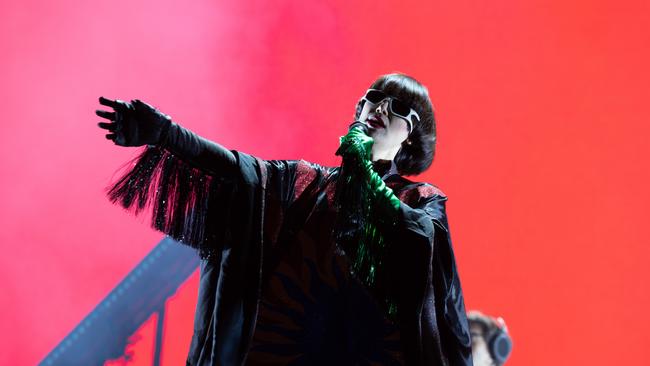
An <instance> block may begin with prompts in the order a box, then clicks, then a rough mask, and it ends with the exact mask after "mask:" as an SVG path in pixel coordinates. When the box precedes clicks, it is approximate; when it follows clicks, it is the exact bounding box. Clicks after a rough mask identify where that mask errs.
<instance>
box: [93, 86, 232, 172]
mask: <svg viewBox="0 0 650 366" xmlns="http://www.w3.org/2000/svg"><path fill="white" fill-rule="evenodd" d="M99 103H100V104H102V105H104V106H107V107H110V108H111V109H112V111H103V110H97V111H96V112H95V113H96V114H97V115H98V116H100V117H103V118H106V119H107V120H108V121H109V122H100V123H99V124H98V125H99V127H100V128H103V129H105V130H107V131H108V132H109V134H107V135H106V138H107V139H109V140H112V141H113V142H114V143H115V144H116V145H119V146H143V145H152V146H156V147H159V148H163V149H166V150H168V151H169V152H171V153H172V154H174V155H176V156H177V157H179V158H181V159H183V160H185V161H187V162H188V163H190V164H191V165H193V166H195V167H196V168H199V169H201V170H204V171H205V172H207V173H209V174H211V175H215V176H221V177H233V176H234V175H235V174H236V173H237V160H236V158H235V155H234V154H233V153H232V152H231V151H230V150H228V149H226V148H224V147H223V146H221V145H219V144H217V143H215V142H213V141H210V140H208V139H205V138H203V137H201V136H199V135H197V134H195V133H194V132H192V131H190V130H189V129H186V128H184V127H182V126H180V125H179V124H177V123H175V122H173V121H172V119H171V117H170V116H168V115H166V114H164V113H162V112H160V111H159V110H157V109H156V108H154V107H153V106H151V105H149V104H147V103H145V102H143V101H141V100H139V99H134V100H132V101H131V102H130V103H129V102H124V101H121V100H111V99H108V98H104V97H100V98H99Z"/></svg>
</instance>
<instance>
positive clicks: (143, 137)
mask: <svg viewBox="0 0 650 366" xmlns="http://www.w3.org/2000/svg"><path fill="white" fill-rule="evenodd" d="M99 103H100V104H101V105H104V106H107V107H110V108H112V110H113V111H103V110H97V111H95V114H97V115H98V116H99V117H102V118H106V119H107V120H108V121H109V122H99V123H98V124H97V125H98V126H99V127H100V128H102V129H104V130H107V131H108V132H110V133H108V134H106V138H107V139H108V140H112V141H113V142H114V143H115V145H119V146H142V145H145V144H149V145H155V144H158V143H160V142H161V140H162V139H163V138H164V136H165V135H166V133H167V130H168V129H169V126H170V125H171V122H172V120H171V117H169V116H168V115H166V114H164V113H162V112H160V111H158V110H157V109H156V108H154V107H152V106H151V105H149V104H147V103H145V102H143V101H141V100H139V99H134V100H132V101H131V102H130V103H128V102H124V101H121V100H117V99H116V100H111V99H108V98H104V97H99Z"/></svg>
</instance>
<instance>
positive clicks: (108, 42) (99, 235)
mask: <svg viewBox="0 0 650 366" xmlns="http://www.w3.org/2000/svg"><path fill="white" fill-rule="evenodd" d="M649 10H650V9H649V5H648V2H647V1H620V0H618V1H614V0H602V1H581V0H578V1H571V2H567V1H562V0H546V1H539V0H535V1H525V2H522V1H514V0H507V1H498V2H493V1H492V2H478V1H467V0H460V1H410V0H402V1H399V2H377V1H355V2H349V1H330V2H323V1H290V0H279V1H241V2H238V3H237V4H235V2H230V3H226V2H213V1H205V0H204V1H193V2H185V3H183V2H180V1H177V2H172V1H135V2H133V1H122V0H121V1H112V2H88V1H79V0H77V1H74V0H62V1H57V2H46V1H41V2H37V1H30V0H26V1H20V2H18V1H12V2H9V1H3V2H2V3H0V37H1V39H0V52H1V54H2V57H1V58H0V80H2V85H1V86H0V107H1V108H0V110H1V111H2V122H1V124H0V171H1V172H2V179H1V180H0V202H1V205H0V206H1V208H0V225H1V227H2V230H0V243H1V244H2V256H0V280H1V281H2V284H3V294H2V301H1V305H0V306H1V309H0V324H3V332H2V334H1V335H0V344H2V348H3V352H1V353H0V364H7V365H27V364H35V363H37V362H39V361H40V360H42V359H43V357H44V356H45V355H46V354H47V353H48V352H49V351H51V350H52V349H53V348H54V347H55V346H56V345H57V344H58V342H59V341H60V340H61V339H62V338H63V337H64V336H65V335H66V334H68V332H70V331H71V330H72V329H73V328H74V327H75V325H76V324H78V323H79V321H80V320H81V319H83V317H84V316H86V315H87V314H88V313H89V312H90V311H91V310H92V309H93V308H94V307H95V305H97V304H98V303H99V302H100V301H101V300H102V299H103V297H104V296H105V295H106V294H107V293H108V292H109V291H110V290H111V289H112V288H113V287H114V286H115V285H116V284H117V283H118V282H119V281H120V280H121V279H123V278H124V276H126V274H127V273H128V272H129V271H130V270H131V269H132V268H133V267H134V266H135V265H136V264H137V263H138V262H139V260H140V259H141V258H142V257H143V256H145V255H146V254H147V253H148V252H149V251H150V250H151V249H152V248H153V247H154V246H155V245H156V244H157V242H158V241H159V240H160V238H161V234H160V233H157V232H155V231H153V230H151V229H149V228H148V226H147V221H146V219H145V218H134V217H133V216H129V215H128V214H126V213H125V212H123V211H122V210H121V209H120V208H119V207H117V206H113V205H111V204H110V203H109V202H108V200H107V199H106V198H105V196H104V187H106V186H107V185H108V184H109V182H111V179H112V178H113V177H114V176H113V172H115V171H116V170H117V169H118V168H119V167H120V166H121V164H123V163H124V162H125V161H127V160H129V159H130V158H132V157H134V156H135V155H136V154H137V151H138V149H133V148H121V147H117V146H113V145H112V143H110V142H109V141H107V140H105V139H104V136H103V133H102V131H101V130H100V129H99V128H97V126H96V124H97V122H99V118H97V117H96V116H95V115H94V111H95V109H97V108H99V107H100V106H99V104H98V102H97V98H98V97H99V96H100V95H103V96H106V97H109V98H118V99H126V100H128V99H132V98H140V99H143V100H145V101H147V102H149V103H151V104H153V105H155V106H156V107H158V108H159V109H161V110H162V111H164V112H165V113H167V114H170V115H171V116H172V117H173V118H174V120H176V121H178V122H179V123H181V124H183V125H184V126H186V127H188V128H190V129H192V130H194V131H195V132H197V133H199V134H201V135H203V136H205V137H207V138H210V139H213V140H215V141H218V142H220V143H222V144H223V145H225V146H227V147H229V148H232V149H239V150H242V151H244V152H247V153H250V154H254V155H257V156H260V157H262V158H266V159H271V158H274V159H283V158H286V159H297V158H303V159H306V160H310V161H314V162H319V163H322V164H336V163H337V160H336V159H335V157H334V155H333V152H334V151H335V149H336V147H337V138H338V137H339V136H340V135H341V134H343V133H345V130H346V126H347V124H348V123H349V122H350V119H351V118H352V114H353V111H354V106H355V104H356V101H357V99H358V97H359V96H360V95H361V94H362V93H363V92H364V91H365V89H366V88H367V87H368V86H369V84H370V83H371V82H372V81H373V80H374V79H375V78H376V77H377V76H378V75H380V74H383V73H388V72H392V71H400V72H404V73H407V74H410V75H413V76H414V77H416V78H417V79H419V80H420V81H422V82H423V83H424V84H425V85H427V86H428V88H429V91H430V94H431V98H432V100H433V103H434V105H435V106H436V109H437V116H438V141H439V143H438V150H437V157H436V160H435V162H434V164H433V166H432V168H431V169H430V170H429V171H428V172H426V173H425V174H423V175H422V176H420V177H418V179H420V180H425V181H428V182H431V183H433V184H436V185H437V186H439V187H440V188H441V189H442V190H443V191H444V192H446V193H447V195H448V196H449V201H448V206H447V207H448V215H449V222H450V227H451V230H452V238H453V242H454V246H455V250H456V257H457V261H458V265H459V270H460V274H461V280H462V284H463V288H464V292H465V296H466V305H467V307H468V309H481V310H483V311H484V312H487V313H489V314H492V315H500V316H503V317H504V318H505V320H506V322H507V324H508V326H509V328H510V332H511V334H512V337H513V339H514V351H513V354H512V358H511V362H510V363H509V364H511V365H547V364H554V365H578V364H580V365H582V364H590V365H612V364H636V365H641V364H648V363H650V356H648V353H647V352H646V351H645V350H644V349H645V347H646V346H647V344H646V343H647V342H646V339H647V337H643V335H644V333H646V332H647V328H648V326H649V325H650V322H649V321H648V319H647V316H646V311H647V308H648V306H649V305H650V295H649V294H650V291H649V288H648V281H647V279H648V275H649V274H650V270H649V269H648V264H647V260H648V257H649V254H650V253H649V249H648V246H647V245H648V243H649V240H648V239H649V235H648V231H647V219H648V213H647V212H648V205H649V204H650V195H649V193H648V178H649V173H648V157H649V152H650V151H649V150H650V147H649V146H648V142H647V136H648V133H649V132H650V128H649V127H648V117H649V115H648V110H647V108H646V106H647V103H646V100H647V98H648V95H649V93H648V92H649V90H648V89H649V85H650V72H649V71H648V67H647V65H648V64H649V61H650V57H649V51H648V44H649V41H650V39H649V38H650V37H649V36H650V30H649V28H648V27H647V24H648V21H649V20H650V16H649V15H650V11H649ZM197 281H198V275H197V274H196V273H195V275H194V276H193V277H192V278H191V279H190V280H189V281H188V282H187V283H186V284H185V285H184V286H183V287H182V288H181V289H180V290H179V292H178V293H177V294H176V295H175V297H174V298H172V299H170V301H169V302H168V304H167V311H166V316H167V318H166V320H165V335H164V340H163V345H164V348H163V351H162V363H163V364H164V365H178V364H184V360H185V356H186V353H187V349H188V346H189V339H190V337H191V332H192V329H191V326H192V324H191V322H192V318H193V313H194V305H195V303H196V291H197ZM155 322H156V319H155V318H152V319H150V321H149V322H148V323H146V324H144V325H143V327H142V328H141V330H140V331H139V332H138V335H139V336H140V340H139V341H137V342H136V343H135V344H134V345H133V348H134V350H135V351H134V355H135V357H134V360H133V362H132V364H134V365H135V364H137V365H147V364H151V359H152V347H153V334H154V330H155Z"/></svg>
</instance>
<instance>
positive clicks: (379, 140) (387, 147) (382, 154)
mask: <svg viewBox="0 0 650 366" xmlns="http://www.w3.org/2000/svg"><path fill="white" fill-rule="evenodd" d="M388 103H389V100H388V99H384V100H383V101H381V102H379V103H377V104H373V103H371V102H369V101H365V104H364V106H363V109H362V110H361V114H360V115H359V120H360V121H361V122H364V123H366V124H367V125H368V128H369V133H368V134H369V135H370V137H372V138H373V139H374V143H373V148H372V150H373V160H377V159H386V160H393V158H394V157H395V155H397V153H398V152H399V149H400V148H401V147H402V143H403V142H404V141H405V140H406V139H407V138H408V136H409V126H408V123H407V122H406V120H404V119H403V118H401V117H397V116H395V115H393V114H392V113H390V111H389V108H388Z"/></svg>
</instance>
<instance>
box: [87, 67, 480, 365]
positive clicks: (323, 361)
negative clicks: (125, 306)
mask: <svg viewBox="0 0 650 366" xmlns="http://www.w3.org/2000/svg"><path fill="white" fill-rule="evenodd" d="M99 102H100V103H101V104H102V105H104V106H106V107H109V108H110V109H111V110H109V111H104V110H98V111H97V112H96V113H97V115H98V116H100V117H103V118H105V119H106V120H107V121H104V122H100V123H99V127H100V128H102V129H104V130H107V131H108V132H109V133H108V134H107V135H106V138H107V139H109V140H111V141H113V143H114V144H115V145H118V146H144V145H146V146H145V147H144V148H143V150H142V153H141V154H140V155H139V156H138V157H136V158H135V159H134V161H133V165H131V168H130V170H128V171H127V172H125V173H124V175H123V176H122V177H121V178H120V179H118V180H117V181H116V182H115V183H114V184H112V185H111V187H109V190H108V196H109V198H110V199H111V200H112V202H115V203H118V204H120V205H121V206H122V207H124V208H126V209H129V210H132V211H133V212H134V213H135V214H139V213H141V212H142V211H143V210H144V209H145V208H147V207H151V208H152V210H153V215H152V226H153V227H154V228H155V229H156V230H159V231H161V232H163V233H165V234H167V235H169V236H170V237H172V238H174V239H175V240H177V241H179V242H181V243H183V244H186V245H189V246H191V247H193V248H195V249H196V250H197V253H198V255H199V256H200V257H201V259H202V261H201V268H200V269H201V279H200V287H199V294H198V302H197V308H196V314H195V321H194V335H193V338H192V342H191V344H190V349H189V354H188V357H187V365H244V364H249V365H258V364H266V365H284V364H294V365H370V364H374V365H376V364H379V365H389V364H390V365H393V364H406V365H472V359H471V344H470V333H469V327H468V322H467V317H466V314H465V305H464V300H463V293H462V290H461V285H460V279H459V274H458V271H457V268H456V263H455V258H454V252H453V248H452V244H451V236H450V232H449V225H448V222H447V216H446V213H445V203H446V201H447V197H446V195H445V194H444V193H443V192H442V191H441V190H440V189H439V188H437V187H436V186H434V185H431V184H428V183H419V182H414V181H410V180H408V179H406V178H404V176H409V175H416V174H419V173H422V172H423V171H425V170H426V169H428V168H429V166H430V165H431V163H432V161H433V157H434V153H435V146H436V127H435V119H434V112H433V107H432V104H431V101H430V99H429V94H428V91H427V89H426V87H424V86H423V85H422V84H421V83H419V82H418V81H417V80H415V79H414V78H412V77H410V76H407V75H404V74H400V73H395V74H388V75H382V76H380V77H379V78H378V79H377V80H376V81H375V82H373V83H372V84H371V85H370V88H369V89H368V90H367V91H365V93H364V94H363V96H362V97H361V98H360V100H359V102H358V103H357V108H356V113H355V116H354V122H353V123H352V124H351V125H350V127H349V130H348V133H347V134H346V135H345V136H343V137H341V139H340V146H339V148H338V150H337V151H336V154H337V155H339V156H341V157H342V163H341V166H339V167H324V166H320V165H318V164H315V163H310V162H307V161H304V160H263V159H260V158H258V157H254V156H251V155H248V154H245V153H243V152H241V151H235V150H228V149H226V148H224V147H223V146H221V145H219V144H217V143H215V142H213V141H210V140H207V139H204V138H202V137H200V136H198V135H196V134H195V133H193V132H191V131H190V130H188V129H186V128H183V127H181V126H180V125H179V124H178V123H176V122H174V121H172V119H171V117H170V116H168V115H165V114H163V113H162V112H160V111H158V110H157V109H156V108H154V107H152V106H151V105H149V104H147V103H145V102H143V101H141V100H138V99H136V100H132V101H131V102H124V101H120V100H111V99H107V98H103V97H100V99H99Z"/></svg>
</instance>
